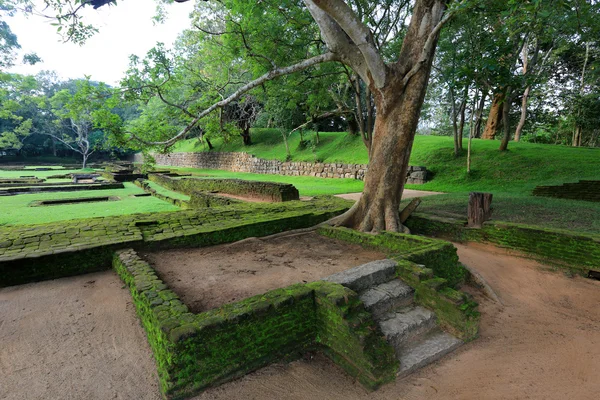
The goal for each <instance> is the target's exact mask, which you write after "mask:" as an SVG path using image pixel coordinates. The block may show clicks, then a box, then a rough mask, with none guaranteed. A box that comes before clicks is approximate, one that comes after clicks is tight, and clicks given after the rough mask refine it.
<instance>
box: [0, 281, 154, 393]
mask: <svg viewBox="0 0 600 400" xmlns="http://www.w3.org/2000/svg"><path fill="white" fill-rule="evenodd" d="M122 286H123V284H122V283H121V281H120V280H119V278H118V277H117V276H116V275H115V273H114V272H112V271H107V272H102V273H97V274H89V275H85V276H79V277H75V278H65V279H58V280H55V281H47V282H40V283H34V284H28V285H21V286H13V287H9V288H3V289H0V399H4V400H8V399H15V400H17V399H18V400H28V399H44V400H47V399H86V400H88V399H102V400H104V399H160V398H161V396H160V393H159V390H158V377H157V374H156V366H155V364H154V360H153V359H152V355H151V352H150V347H149V346H148V342H147V340H146V337H145V334H144V331H143V329H142V327H141V326H140V323H139V321H138V319H137V317H136V315H135V310H134V308H133V304H132V303H131V296H130V294H129V292H128V291H127V290H126V289H123V288H122Z"/></svg>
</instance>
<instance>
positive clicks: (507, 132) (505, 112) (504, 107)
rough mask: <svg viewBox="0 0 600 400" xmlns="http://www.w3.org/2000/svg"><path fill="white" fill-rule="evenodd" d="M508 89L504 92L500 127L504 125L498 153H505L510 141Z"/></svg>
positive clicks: (509, 99)
mask: <svg viewBox="0 0 600 400" xmlns="http://www.w3.org/2000/svg"><path fill="white" fill-rule="evenodd" d="M510 95H511V94H510V89H508V90H507V91H506V96H505V98H504V103H503V104H502V125H504V137H503V138H502V142H501V143H500V151H506V150H507V149H508V141H509V140H510V105H511V98H510Z"/></svg>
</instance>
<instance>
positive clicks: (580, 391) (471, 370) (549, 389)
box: [194, 244, 600, 400]
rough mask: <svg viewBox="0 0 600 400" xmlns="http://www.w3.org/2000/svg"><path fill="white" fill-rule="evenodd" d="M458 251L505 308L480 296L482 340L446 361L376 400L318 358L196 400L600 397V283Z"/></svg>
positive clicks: (472, 250) (484, 252) (482, 251)
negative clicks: (599, 372) (599, 375)
mask: <svg viewBox="0 0 600 400" xmlns="http://www.w3.org/2000/svg"><path fill="white" fill-rule="evenodd" d="M457 247H458V251H459V255H460V259H461V261H462V262H463V263H464V264H466V265H468V266H470V267H471V268H473V269H474V270H476V271H477V272H479V274H480V275H481V276H482V277H483V278H484V279H485V280H486V281H487V283H488V284H489V286H490V287H491V288H492V289H493V290H494V291H495V292H496V294H497V295H498V297H499V298H500V300H501V302H502V303H503V304H498V303H496V302H494V301H492V300H490V299H488V298H485V297H482V295H479V294H478V295H477V300H478V301H479V302H480V311H481V312H482V318H481V331H480V337H479V339H477V340H475V341H473V342H471V343H468V344H466V345H464V346H463V347H462V348H460V349H459V350H457V351H456V352H454V353H452V354H450V355H448V356H447V357H445V358H444V359H442V360H441V361H439V362H437V363H434V364H432V365H430V366H428V367H426V368H424V369H422V370H420V371H418V372H417V373H415V374H413V375H410V376H408V377H406V378H404V379H402V380H398V381H396V382H393V383H391V384H388V385H386V386H384V387H382V388H381V389H380V390H379V391H377V392H374V393H370V394H369V393H367V392H366V391H365V390H364V389H363V388H362V387H361V386H360V385H359V384H358V383H356V382H354V381H353V380H352V379H350V378H348V377H347V376H346V375H344V374H343V372H341V370H339V369H338V368H337V367H336V366H334V365H332V363H331V362H330V361H329V360H327V359H326V358H324V357H323V356H317V357H315V358H314V359H313V360H311V361H306V360H302V361H297V362H293V363H291V364H288V365H281V364H277V365H272V366H269V367H267V368H263V369H261V370H259V371H256V372H255V373H252V374H250V375H247V376H245V377H244V378H242V379H239V380H237V381H234V382H230V383H227V384H225V385H222V386H220V387H217V388H213V389H210V390H207V391H206V392H204V393H202V394H201V395H199V396H197V397H195V398H194V399H195V400H218V399H227V400H238V399H239V400H242V399H243V400H250V399H257V400H258V399H286V400H288V399H289V400H295V399H298V400H304V399H328V400H329V399H331V400H337V399H339V400H342V399H344V400H353V399H364V400H366V399H369V400H384V399H385V400H392V399H393V400H409V399H410V400H412V399H414V400H416V399H419V400H421V399H503V400H505V399H556V400H559V399H560V400H563V399H577V400H587V399H589V400H592V399H598V397H599V393H600V378H599V377H598V371H600V307H599V304H600V282H598V281H592V280H589V279H585V278H581V277H575V278H569V277H566V276H565V275H564V274H563V273H562V272H550V271H547V270H544V269H543V267H542V266H541V265H540V264H538V263H537V262H535V261H531V260H527V259H523V258H518V257H514V256H512V255H510V254H508V253H507V252H505V251H503V250H500V249H497V248H494V247H491V246H483V245H476V244H471V245H468V246H464V245H457ZM477 293H479V292H477Z"/></svg>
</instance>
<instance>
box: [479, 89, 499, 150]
mask: <svg viewBox="0 0 600 400" xmlns="http://www.w3.org/2000/svg"><path fill="white" fill-rule="evenodd" d="M503 103H504V90H503V91H501V92H499V93H496V94H495V95H494V100H493V101H492V106H491V107H490V114H489V115H488V120H487V124H486V125H485V130H484V131H483V136H482V139H489V140H493V139H495V138H496V134H497V133H498V128H499V127H500V122H501V121H502V104H503Z"/></svg>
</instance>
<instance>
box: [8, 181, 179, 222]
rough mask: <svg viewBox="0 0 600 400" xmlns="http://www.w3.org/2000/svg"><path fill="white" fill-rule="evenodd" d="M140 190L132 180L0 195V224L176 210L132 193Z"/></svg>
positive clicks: (168, 205) (163, 202)
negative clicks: (84, 199)
mask: <svg viewBox="0 0 600 400" xmlns="http://www.w3.org/2000/svg"><path fill="white" fill-rule="evenodd" d="M139 193H144V191H143V190H142V189H141V188H138V187H137V186H135V185H134V184H132V183H125V188H124V189H110V190H85V191H80V192H45V193H36V194H22V195H17V196H2V197H0V210H1V211H0V225H2V224H8V225H23V224H41V223H47V222H56V221H64V220H70V219H79V218H92V217H108V216H113V215H126V214H135V213H145V212H159V211H176V210H179V208H178V207H176V206H174V205H172V204H169V203H167V202H165V201H162V200H159V199H157V198H156V197H133V196H132V195H133V194H139ZM104 196H117V197H119V198H120V200H118V201H103V202H97V203H80V204H65V205H53V206H41V207H30V206H29V205H30V204H31V203H32V202H34V201H39V200H57V199H77V198H82V197H104Z"/></svg>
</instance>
